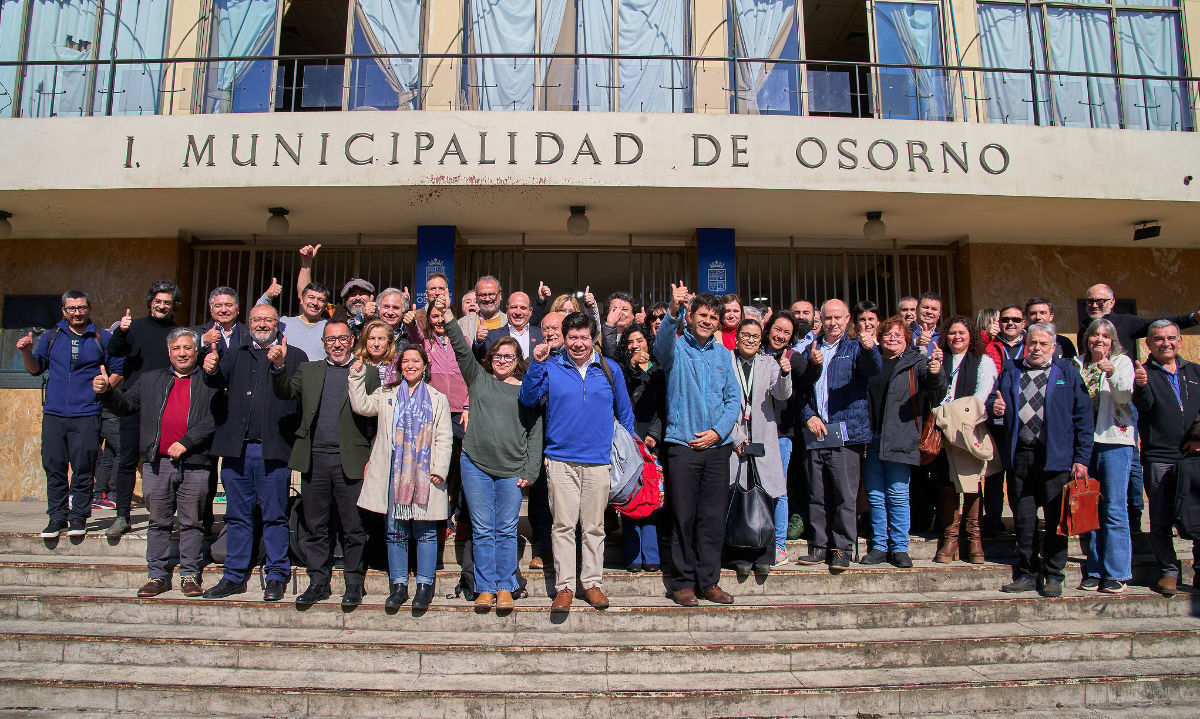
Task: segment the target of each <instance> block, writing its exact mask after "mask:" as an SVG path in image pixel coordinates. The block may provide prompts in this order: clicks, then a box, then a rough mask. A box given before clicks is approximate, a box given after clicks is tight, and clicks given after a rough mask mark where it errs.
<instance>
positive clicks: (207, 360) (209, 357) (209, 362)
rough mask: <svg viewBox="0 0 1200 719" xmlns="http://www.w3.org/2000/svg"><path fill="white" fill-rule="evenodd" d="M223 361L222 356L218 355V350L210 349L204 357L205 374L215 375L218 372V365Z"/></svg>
mask: <svg viewBox="0 0 1200 719" xmlns="http://www.w3.org/2000/svg"><path fill="white" fill-rule="evenodd" d="M220 361H221V356H220V355H219V354H217V348H216V347H215V346H214V347H210V348H209V350H208V354H206V355H204V365H203V366H204V373H205V374H214V373H215V372H216V371H217V363H218V362H220Z"/></svg>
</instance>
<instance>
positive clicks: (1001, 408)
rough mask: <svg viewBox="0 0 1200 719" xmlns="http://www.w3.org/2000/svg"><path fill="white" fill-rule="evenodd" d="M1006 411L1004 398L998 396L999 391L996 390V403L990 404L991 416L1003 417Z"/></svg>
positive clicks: (1006, 406)
mask: <svg viewBox="0 0 1200 719" xmlns="http://www.w3.org/2000/svg"><path fill="white" fill-rule="evenodd" d="M1007 409H1008V405H1007V404H1005V403H1004V397H1002V396H1001V395H1000V390H996V401H995V402H994V403H993V404H992V414H993V415H994V416H996V417H1003V416H1004V412H1005V411H1006V410H1007Z"/></svg>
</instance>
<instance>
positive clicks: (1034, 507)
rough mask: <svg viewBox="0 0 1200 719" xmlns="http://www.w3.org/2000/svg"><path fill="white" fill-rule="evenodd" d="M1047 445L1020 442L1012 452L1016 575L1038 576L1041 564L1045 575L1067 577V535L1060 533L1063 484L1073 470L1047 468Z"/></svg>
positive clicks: (1010, 475)
mask: <svg viewBox="0 0 1200 719" xmlns="http://www.w3.org/2000/svg"><path fill="white" fill-rule="evenodd" d="M1045 466H1046V448H1045V447H1044V446H1040V445H1039V446H1037V447H1025V446H1021V445H1018V446H1017V451H1016V453H1015V454H1014V455H1013V466H1012V471H1010V472H1009V473H1008V501H1009V504H1010V505H1011V506H1012V510H1013V524H1014V525H1015V527H1016V533H1017V567H1016V574H1015V576H1014V578H1015V579H1024V578H1037V576H1038V574H1039V571H1038V570H1039V568H1040V570H1041V572H1040V573H1041V574H1042V575H1043V576H1044V577H1045V578H1046V579H1057V580H1058V581H1060V582H1061V581H1062V580H1063V579H1064V575H1063V567H1064V566H1066V564H1067V546H1068V542H1067V538H1066V537H1064V536H1062V535H1060V534H1059V533H1058V522H1059V519H1060V518H1061V517H1062V494H1063V487H1064V486H1065V485H1066V483H1067V480H1068V479H1069V478H1070V474H1071V473H1070V472H1048V471H1046V470H1045V469H1043V468H1044V467H1045ZM1038 507H1041V508H1042V513H1043V515H1044V517H1045V525H1044V526H1045V529H1044V530H1043V531H1042V538H1041V539H1042V542H1041V544H1042V546H1041V558H1040V560H1039V557H1038V551H1037V525H1038V519H1037V512H1038Z"/></svg>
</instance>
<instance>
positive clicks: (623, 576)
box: [0, 505, 1200, 719]
mask: <svg viewBox="0 0 1200 719" xmlns="http://www.w3.org/2000/svg"><path fill="white" fill-rule="evenodd" d="M5 506H9V505H0V522H3V526H5V527H8V528H13V527H14V526H15V524H14V523H16V524H19V525H20V526H26V525H28V526H29V527H30V528H31V529H32V528H33V525H32V524H30V520H28V519H21V520H20V521H19V522H17V520H16V519H15V518H13V517H7V518H6V516H5V515H6V514H8V513H9V512H7V510H5V509H4V507H5ZM105 523H106V522H98V523H96V524H97V526H103V524H105ZM135 527H138V528H139V529H142V528H144V524H141V523H138V524H135ZM1141 539H1144V538H1139V542H1138V543H1137V544H1136V545H1135V550H1136V551H1138V552H1139V554H1138V555H1137V556H1136V557H1135V561H1136V569H1135V574H1136V575H1137V576H1135V579H1134V581H1135V583H1137V582H1141V583H1142V584H1143V586H1131V587H1130V588H1129V590H1128V591H1127V592H1125V593H1124V594H1120V595H1098V594H1096V593H1090V592H1082V591H1078V590H1075V589H1074V586H1075V585H1076V584H1077V583H1078V580H1079V566H1078V563H1077V562H1072V564H1071V565H1070V566H1069V567H1068V580H1067V589H1066V591H1065V592H1064V596H1063V597H1062V598H1061V599H1056V600H1048V599H1043V598H1040V597H1037V596H1036V595H1033V594H1025V595H1017V596H1009V595H1004V594H1002V593H1000V592H999V591H998V587H999V586H1000V585H1001V584H1003V583H1004V582H1006V581H1008V580H1009V578H1010V569H1009V567H1008V565H1007V564H1005V563H993V562H989V563H988V564H984V565H978V566H976V565H969V564H965V563H961V562H958V563H955V564H951V565H938V564H933V563H932V562H931V561H930V560H931V558H932V555H933V549H934V543H933V542H932V541H925V540H922V539H920V538H914V543H913V547H912V555H913V558H914V560H915V561H916V566H915V567H914V568H912V569H896V568H892V567H890V566H887V565H884V567H870V568H867V567H860V566H857V565H856V566H854V567H852V568H851V570H850V571H848V572H846V573H845V574H843V575H841V576H838V577H834V576H831V575H830V574H828V572H827V571H826V570H824V569H823V568H807V567H803V568H802V567H797V566H795V565H788V566H786V567H783V568H780V569H777V570H775V571H774V572H772V574H771V575H770V576H769V577H767V578H765V579H759V578H753V577H751V578H749V579H747V580H745V581H742V582H738V581H737V579H736V577H735V575H733V574H732V573H728V572H727V573H726V574H725V576H724V577H723V579H722V586H723V587H725V588H726V589H727V590H729V591H730V592H731V593H733V594H734V595H735V596H736V597H737V602H736V603H735V604H734V605H732V606H716V605H711V604H704V605H702V606H701V607H700V608H696V609H686V608H682V607H677V606H675V605H674V604H672V603H671V602H670V601H669V600H668V599H666V597H665V590H664V584H663V578H662V576H661V574H658V573H653V574H645V573H643V574H637V575H632V574H629V573H627V572H624V571H622V570H616V569H613V570H609V571H608V572H607V573H606V575H605V585H604V586H605V590H606V591H607V592H608V593H609V595H610V597H611V598H612V602H613V606H612V608H610V609H608V610H606V611H596V610H593V609H591V608H590V607H588V606H587V605H586V604H583V603H582V602H581V601H579V600H577V601H576V603H575V606H574V607H573V608H572V610H571V612H570V613H569V614H568V615H566V616H565V617H560V616H551V614H550V612H549V599H548V598H547V595H548V592H549V586H548V583H547V581H546V576H545V575H544V574H543V573H542V572H540V571H531V570H526V572H525V573H526V576H527V578H528V579H529V588H530V594H531V596H530V597H528V598H525V599H521V600H518V602H517V608H516V610H515V611H513V612H511V613H509V614H508V615H507V616H503V615H497V614H496V613H495V611H493V612H491V613H489V614H486V615H477V614H476V613H475V612H474V611H473V608H472V607H471V605H470V604H468V603H467V602H466V601H464V600H463V599H461V598H459V599H450V598H446V595H447V594H448V593H450V592H451V591H452V589H453V587H454V585H455V583H456V581H457V576H458V571H457V567H456V566H454V564H453V562H454V559H455V556H456V548H455V547H454V546H453V544H452V543H451V544H450V546H448V547H447V548H446V550H445V551H444V553H443V561H444V563H445V566H446V568H445V569H444V570H443V571H439V572H438V587H437V599H436V600H435V603H434V605H433V606H432V607H431V608H430V609H429V610H428V611H426V612H414V611H413V610H411V608H410V607H407V606H406V607H405V608H404V609H402V610H401V611H400V612H397V613H394V614H393V613H388V612H386V611H385V610H384V609H383V606H382V603H383V599H384V597H385V596H386V589H387V579H386V576H385V575H384V574H383V573H381V572H374V571H373V572H371V573H370V574H369V575H368V578H367V591H368V596H367V599H366V603H365V604H364V605H363V606H361V607H359V608H357V609H355V610H353V611H348V612H347V611H343V610H342V609H341V607H340V606H339V605H337V604H336V603H335V602H336V596H337V594H338V593H340V590H341V587H342V580H341V575H340V572H335V575H334V581H333V586H334V592H335V598H334V600H332V601H331V602H325V603H322V604H319V605H316V606H313V607H311V608H309V609H308V610H306V611H297V610H296V608H295V606H294V605H293V604H292V602H291V600H292V599H293V598H294V595H293V594H289V597H288V598H287V600H285V601H284V602H280V603H266V602H262V601H260V600H261V596H262V594H261V590H259V589H258V577H257V575H256V576H255V578H254V579H252V580H251V583H250V590H249V591H248V592H247V593H246V594H244V595H240V596H238V597H234V598H232V599H230V600H221V601H217V600H204V599H187V598H184V597H183V596H182V594H180V593H179V591H178V588H176V589H175V590H173V591H171V592H168V593H167V594H164V595H162V596H161V597H159V598H156V599H149V600H142V599H137V598H136V597H134V593H135V592H136V590H137V588H138V587H139V586H141V584H142V583H144V581H145V578H146V568H145V563H144V552H145V539H144V536H142V535H141V534H140V533H137V532H135V533H134V534H131V535H127V536H125V537H123V538H122V539H121V540H120V541H119V542H115V543H110V542H109V541H108V540H107V539H105V538H104V537H102V536H99V534H98V533H93V534H91V535H89V536H87V537H86V538H83V539H82V540H81V541H80V540H74V541H73V540H70V539H68V538H67V537H65V536H64V537H62V538H60V539H59V540H43V539H40V538H38V537H37V535H36V533H34V532H23V531H10V532H6V533H3V534H0V709H5V710H7V711H3V712H0V715H2V716H6V717H7V716H27V715H28V716H44V714H43V713H41V712H42V710H64V711H65V710H80V711H73V712H72V714H71V716H81V717H87V716H129V717H141V716H151V715H152V716H156V717H161V716H174V715H178V716H196V715H233V716H316V717H325V716H329V717H334V716H358V717H377V716H379V717H382V716H397V717H417V716H421V717H425V716H436V717H443V716H444V717H516V716H582V717H589V719H590V718H592V717H642V716H655V717H675V716H678V717H733V716H737V717H744V716H755V717H759V716H807V717H817V716H819V717H825V716H859V717H899V716H904V717H910V716H929V717H934V716H997V717H999V716H1005V717H1008V716H1029V717H1034V716H1054V717H1100V716H1122V717H1124V716H1129V717H1135V716H1136V717H1142V716H1167V715H1174V716H1188V715H1191V716H1195V715H1196V714H1197V709H1200V593H1189V592H1187V590H1186V589H1185V590H1184V593H1181V594H1180V595H1179V596H1177V597H1175V598H1174V599H1171V600H1167V599H1164V598H1162V597H1160V596H1158V595H1156V594H1154V593H1152V592H1150V591H1149V590H1148V589H1147V588H1146V587H1145V586H1144V584H1145V583H1148V582H1150V581H1152V580H1154V579H1156V577H1155V576H1154V572H1153V567H1152V566H1151V565H1150V564H1149V563H1148V560H1149V557H1148V556H1147V553H1146V546H1145V543H1144V541H1140V540H1141ZM1010 542H1011V540H1009V543H1006V542H1004V541H995V542H991V543H989V544H988V545H987V550H988V553H989V557H993V558H997V559H999V560H1001V562H1003V561H1005V560H1006V558H1007V557H1008V556H1009V554H1010V553H1011V544H1010ZM1177 548H1178V549H1179V552H1180V555H1181V557H1190V556H1191V555H1190V544H1186V545H1185V543H1183V542H1179V543H1178V547H1177ZM614 549H615V548H614ZM796 549H799V547H798V546H797V547H796ZM524 553H525V554H526V555H528V550H527V548H526V549H525V551H524ZM797 553H798V552H797V551H795V550H794V551H793V556H794V555H795V554H797ZM1184 564H1185V568H1184V578H1185V579H1191V577H1192V562H1191V561H1190V559H1189V560H1185V562H1184ZM526 565H527V561H526V562H523V564H522V566H523V567H524V566H526ZM297 574H298V575H300V576H298V577H297V579H296V580H295V581H294V582H293V585H292V587H291V590H292V592H297V591H302V590H303V589H304V587H305V586H306V582H305V579H304V577H303V576H302V575H303V572H302V571H300V572H297ZM219 576H220V570H219V568H215V567H210V568H208V569H207V570H206V572H205V576H204V580H205V581H204V584H205V586H211V585H212V584H214V583H215V582H216V581H217V579H218V578H219ZM20 708H38V710H37V711H34V710H27V712H26V713H22V712H21V711H18V710H19V709H20ZM1164 708H1169V709H1170V712H1169V713H1167V714H1162V713H1160V712H1162V711H1164ZM1042 712H1046V713H1045V714H1043V713H1042Z"/></svg>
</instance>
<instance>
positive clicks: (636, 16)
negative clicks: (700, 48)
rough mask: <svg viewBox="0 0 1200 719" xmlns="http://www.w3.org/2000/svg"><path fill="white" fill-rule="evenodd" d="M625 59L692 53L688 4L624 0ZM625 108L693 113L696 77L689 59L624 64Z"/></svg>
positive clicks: (621, 37) (621, 35) (621, 47)
mask: <svg viewBox="0 0 1200 719" xmlns="http://www.w3.org/2000/svg"><path fill="white" fill-rule="evenodd" d="M617 21H618V23H619V26H620V29H619V31H618V35H617V46H618V52H619V54H621V55H687V53H688V44H689V43H688V40H689V27H688V26H689V21H690V16H689V13H688V3H687V2H686V0H621V4H620V10H619V12H618V16H617ZM619 72H620V76H619V77H620V82H619V83H618V84H619V85H620V86H621V89H620V98H621V104H620V108H621V110H622V111H625V112H689V111H690V110H691V104H692V88H691V84H692V83H691V75H690V72H689V68H688V65H687V63H686V62H685V61H684V60H639V59H628V60H626V59H622V60H621V61H620V70H619Z"/></svg>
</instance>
